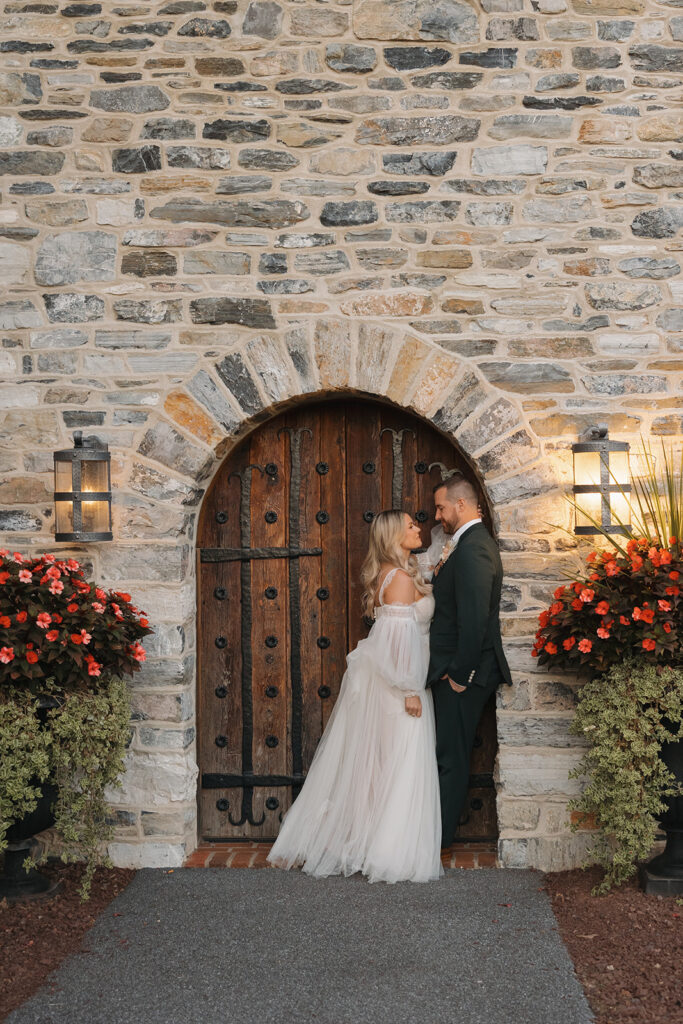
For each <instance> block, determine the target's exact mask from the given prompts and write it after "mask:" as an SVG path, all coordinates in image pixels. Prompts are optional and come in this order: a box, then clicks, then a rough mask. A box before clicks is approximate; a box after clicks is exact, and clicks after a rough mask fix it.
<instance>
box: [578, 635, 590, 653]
mask: <svg viewBox="0 0 683 1024" xmlns="http://www.w3.org/2000/svg"><path fill="white" fill-rule="evenodd" d="M579 650H580V651H581V653H582V654H588V653H589V652H590V651H592V650H593V641H592V640H586V638H585V637H584V639H583V640H579Z"/></svg>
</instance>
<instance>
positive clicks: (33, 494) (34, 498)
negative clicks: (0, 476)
mask: <svg viewBox="0 0 683 1024" xmlns="http://www.w3.org/2000/svg"><path fill="white" fill-rule="evenodd" d="M43 501H49V502H51V501H52V489H50V490H48V488H47V487H46V486H45V482H44V481H43V480H39V479H37V478H36V477H30V476H17V477H13V478H12V479H11V480H3V482H2V483H0V502H2V504H3V505H35V504H37V503H38V502H43Z"/></svg>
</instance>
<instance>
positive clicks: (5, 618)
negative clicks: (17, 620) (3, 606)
mask: <svg viewBox="0 0 683 1024" xmlns="http://www.w3.org/2000/svg"><path fill="white" fill-rule="evenodd" d="M11 625H12V620H11V619H10V617H9V615H0V626H2V628H3V629H9V627H10V626H11Z"/></svg>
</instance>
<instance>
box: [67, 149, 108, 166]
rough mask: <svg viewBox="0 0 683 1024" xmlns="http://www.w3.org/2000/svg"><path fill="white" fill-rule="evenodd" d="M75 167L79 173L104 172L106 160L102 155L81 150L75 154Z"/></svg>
mask: <svg viewBox="0 0 683 1024" xmlns="http://www.w3.org/2000/svg"><path fill="white" fill-rule="evenodd" d="M74 166H75V167H76V169H77V170H79V171H103V170H104V158H103V156H102V154H101V153H94V152H93V151H92V150H86V149H79V150H76V152H75V153H74Z"/></svg>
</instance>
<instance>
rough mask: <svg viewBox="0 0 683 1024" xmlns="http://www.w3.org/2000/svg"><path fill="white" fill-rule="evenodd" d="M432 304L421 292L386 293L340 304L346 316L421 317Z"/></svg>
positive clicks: (429, 310) (428, 297)
mask: <svg viewBox="0 0 683 1024" xmlns="http://www.w3.org/2000/svg"><path fill="white" fill-rule="evenodd" d="M433 305H434V303H433V301H432V299H431V297H430V296H429V295H425V294H423V293H421V292H388V293H386V294H384V295H363V296H362V297H361V298H359V299H351V300H349V301H348V302H342V304H341V307H340V308H341V311H342V313H345V314H346V316H361V317H362V316H422V315H423V314H424V313H429V312H431V310H432V307H433Z"/></svg>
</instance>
